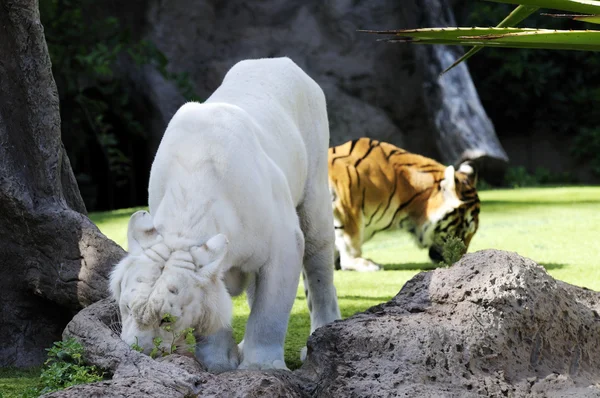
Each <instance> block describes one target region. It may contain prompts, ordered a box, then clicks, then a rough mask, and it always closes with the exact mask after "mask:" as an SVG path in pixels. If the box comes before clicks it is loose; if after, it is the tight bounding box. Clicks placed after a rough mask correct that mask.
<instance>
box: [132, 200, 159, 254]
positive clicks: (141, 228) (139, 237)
mask: <svg viewBox="0 0 600 398" xmlns="http://www.w3.org/2000/svg"><path fill="white" fill-rule="evenodd" d="M159 239H160V235H159V234H158V231H157V230H156V228H154V224H153V222H152V216H151V215H150V213H148V212H147V211H143V210H140V211H136V212H135V213H133V215H132V216H131V218H130V219H129V224H128V225H127V246H128V247H127V249H128V251H129V253H131V254H137V253H140V252H142V251H143V250H144V249H147V248H148V247H150V246H152V245H154V244H155V243H157V242H158V241H159Z"/></svg>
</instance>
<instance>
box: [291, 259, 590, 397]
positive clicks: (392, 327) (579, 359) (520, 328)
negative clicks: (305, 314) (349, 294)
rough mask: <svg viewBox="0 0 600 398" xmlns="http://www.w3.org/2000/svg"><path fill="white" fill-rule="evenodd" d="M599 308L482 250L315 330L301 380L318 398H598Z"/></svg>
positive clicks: (532, 268) (537, 269)
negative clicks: (379, 302) (309, 384)
mask: <svg viewBox="0 0 600 398" xmlns="http://www.w3.org/2000/svg"><path fill="white" fill-rule="evenodd" d="M599 299H600V294H599V293H596V292H591V291H589V290H584V289H581V288H578V287H575V286H571V285H568V284H566V283H563V282H558V281H556V280H554V279H553V278H552V277H550V276H549V275H548V274H547V273H546V272H545V270H544V268H542V267H541V266H538V265H537V264H535V263H534V262H533V261H531V260H528V259H525V258H523V257H520V256H518V255H517V254H514V253H507V252H502V251H498V250H485V251H481V252H477V253H474V254H469V255H466V256H465V257H464V258H463V259H462V260H461V261H459V262H458V263H456V264H454V265H453V266H452V267H451V268H449V269H437V270H434V271H431V272H428V273H420V274H418V275H417V276H415V277H414V278H413V279H412V280H410V281H409V282H407V283H406V285H405V286H404V287H403V288H402V290H401V291H400V293H398V295H397V296H396V297H395V298H394V299H393V300H391V301H390V302H388V303H386V304H382V305H379V306H376V307H373V308H371V309H369V310H368V311H366V312H365V313H362V314H357V315H355V316H353V317H351V318H349V319H347V320H345V321H343V322H336V323H334V324H330V325H328V326H326V327H323V328H321V329H319V330H317V331H316V332H315V333H314V334H313V335H312V336H311V337H310V339H309V342H308V350H309V356H308V361H307V363H305V364H304V366H303V367H302V369H301V370H300V371H299V372H300V373H301V374H303V375H305V376H306V377H309V378H311V379H312V380H315V381H317V385H318V387H317V390H316V391H315V395H316V396H319V397H328V396H351V395H354V396H366V395H370V396H387V395H388V394H390V392H393V394H394V395H396V394H397V395H403V394H408V396H442V395H443V396H461V397H463V396H478V395H486V396H536V395H538V396H548V395H545V394H549V393H552V394H553V395H554V396H567V395H572V396H575V395H578V394H582V393H584V392H585V393H586V394H588V395H589V396H592V395H593V396H600V385H599V384H598V383H599V381H600V317H599V316H598V310H599V309H600V302H599ZM590 394H591V395H590Z"/></svg>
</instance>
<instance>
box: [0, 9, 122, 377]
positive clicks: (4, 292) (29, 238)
mask: <svg viewBox="0 0 600 398" xmlns="http://www.w3.org/2000/svg"><path fill="white" fill-rule="evenodd" d="M0 54H2V60H1V61H0V92H1V93H2V95H0V292H1V293H0V295H1V300H0V313H1V314H2V315H1V316H2V319H1V322H0V366H30V365H37V364H40V363H41V362H42V361H43V359H44V358H45V351H44V348H47V347H49V346H50V345H51V344H52V342H53V341H55V340H59V339H60V337H61V332H62V330H63V329H64V327H65V325H66V324H67V322H68V321H69V320H70V318H71V317H72V315H73V313H74V312H75V311H77V310H78V309H80V308H82V307H83V306H86V305H88V304H91V303H93V302H95V301H97V300H100V299H101V298H103V297H105V296H106V294H107V276H108V272H109V270H110V268H111V267H112V265H113V264H115V263H116V262H118V261H119V259H120V258H121V257H122V256H123V255H124V251H123V249H121V248H120V247H119V246H118V245H117V244H115V243H114V242H113V241H111V240H109V239H107V238H106V237H105V236H104V235H102V234H101V233H100V231H99V230H98V229H97V228H96V226H95V225H94V224H93V223H92V222H91V221H90V220H89V219H88V218H87V216H86V209H85V205H84V203H83V200H82V199H81V195H80V194H79V189H78V187H77V183H76V181H75V177H74V175H73V172H72V170H71V166H70V164H69V159H68V157H67V155H66V152H65V149H64V147H63V145H62V142H61V138H60V116H59V101H58V93H57V90H56V85H55V82H54V79H53V77H52V70H51V63H50V58H49V55H48V49H47V46H46V42H45V38H44V32H43V27H42V25H41V23H40V16H39V11H38V2H37V1H36V0H0Z"/></svg>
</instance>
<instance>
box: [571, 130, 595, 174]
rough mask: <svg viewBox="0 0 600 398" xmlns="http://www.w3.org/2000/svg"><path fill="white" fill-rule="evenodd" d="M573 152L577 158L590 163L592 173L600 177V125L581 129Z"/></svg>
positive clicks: (574, 143)
mask: <svg viewBox="0 0 600 398" xmlns="http://www.w3.org/2000/svg"><path fill="white" fill-rule="evenodd" d="M572 152H573V155H575V157H576V158H578V159H580V160H582V161H587V162H589V165H590V167H591V169H592V172H593V173H594V174H596V175H598V176H600V125H597V126H595V127H581V128H579V134H577V136H576V137H575V140H574V142H573V148H572Z"/></svg>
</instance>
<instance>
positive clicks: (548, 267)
mask: <svg viewBox="0 0 600 398" xmlns="http://www.w3.org/2000/svg"><path fill="white" fill-rule="evenodd" d="M540 265H541V266H542V267H544V268H546V270H551V269H561V268H565V267H568V266H569V265H568V264H560V263H540Z"/></svg>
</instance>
